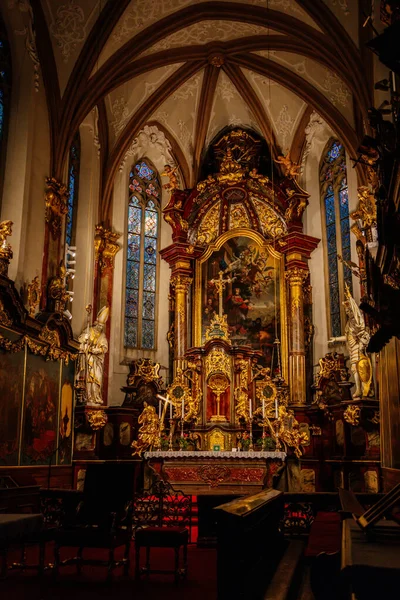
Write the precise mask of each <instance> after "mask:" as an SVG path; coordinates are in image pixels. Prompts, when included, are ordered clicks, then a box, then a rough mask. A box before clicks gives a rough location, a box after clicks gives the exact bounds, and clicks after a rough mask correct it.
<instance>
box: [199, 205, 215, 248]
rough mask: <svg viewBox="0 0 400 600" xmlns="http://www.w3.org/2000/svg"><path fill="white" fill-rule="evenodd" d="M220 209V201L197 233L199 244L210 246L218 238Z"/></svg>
mask: <svg viewBox="0 0 400 600" xmlns="http://www.w3.org/2000/svg"><path fill="white" fill-rule="evenodd" d="M220 208H221V201H218V202H217V203H216V204H214V205H213V206H212V207H211V208H210V210H209V211H208V212H207V213H206V215H205V216H204V217H203V219H202V221H201V223H200V225H199V228H198V231H197V243H198V244H210V243H211V242H212V241H213V240H215V238H216V237H217V235H218V232H219V211H220Z"/></svg>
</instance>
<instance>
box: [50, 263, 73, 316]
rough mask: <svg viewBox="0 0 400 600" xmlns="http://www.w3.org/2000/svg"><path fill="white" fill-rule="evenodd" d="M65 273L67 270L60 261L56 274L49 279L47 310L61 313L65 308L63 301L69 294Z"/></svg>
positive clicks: (64, 301) (65, 300)
mask: <svg viewBox="0 0 400 600" xmlns="http://www.w3.org/2000/svg"><path fill="white" fill-rule="evenodd" d="M66 274H67V270H66V268H65V265H64V261H63V260H62V261H61V262H60V266H59V267H58V274H57V275H55V276H54V277H52V278H51V279H50V280H49V283H48V287H47V299H48V301H49V300H50V301H51V303H50V304H51V306H49V307H48V308H49V310H54V312H57V313H63V312H64V310H65V303H66V302H67V300H68V298H69V295H68V293H67V289H66V287H67V286H66Z"/></svg>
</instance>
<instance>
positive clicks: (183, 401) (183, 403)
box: [182, 396, 185, 421]
mask: <svg viewBox="0 0 400 600" xmlns="http://www.w3.org/2000/svg"><path fill="white" fill-rule="evenodd" d="M184 418H185V396H183V398H182V421H183V420H184Z"/></svg>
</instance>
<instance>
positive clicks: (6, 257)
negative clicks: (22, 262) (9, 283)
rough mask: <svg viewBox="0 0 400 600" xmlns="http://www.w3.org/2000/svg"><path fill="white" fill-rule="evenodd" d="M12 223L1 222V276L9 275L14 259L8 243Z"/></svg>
mask: <svg viewBox="0 0 400 600" xmlns="http://www.w3.org/2000/svg"><path fill="white" fill-rule="evenodd" d="M12 226H13V222H12V221H0V275H6V276H7V273H8V265H9V262H10V259H11V258H12V257H13V252H12V250H11V246H10V244H9V243H8V242H7V238H8V236H10V235H11V233H12V232H11V227H12Z"/></svg>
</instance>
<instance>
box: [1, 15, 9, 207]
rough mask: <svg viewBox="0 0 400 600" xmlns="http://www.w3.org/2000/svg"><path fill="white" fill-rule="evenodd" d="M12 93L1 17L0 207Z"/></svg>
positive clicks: (7, 50) (7, 46)
mask: <svg viewBox="0 0 400 600" xmlns="http://www.w3.org/2000/svg"><path fill="white" fill-rule="evenodd" d="M10 92H11V53H10V46H9V43H8V39H7V33H6V28H5V26H4V23H3V21H2V19H1V16H0V207H1V195H2V183H3V181H4V167H5V162H6V145H7V129H8V118H9V108H10V102H9V101H10Z"/></svg>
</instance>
